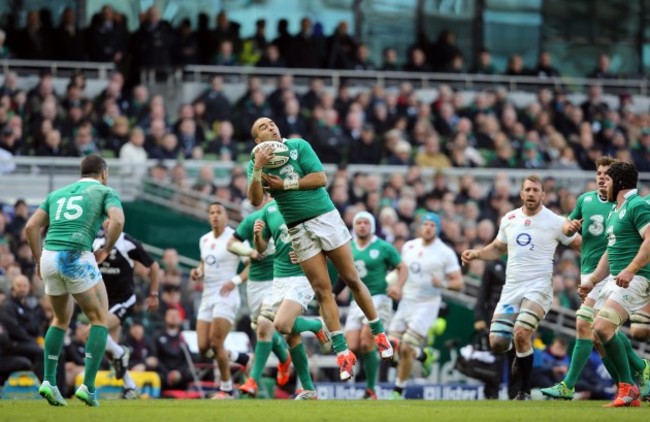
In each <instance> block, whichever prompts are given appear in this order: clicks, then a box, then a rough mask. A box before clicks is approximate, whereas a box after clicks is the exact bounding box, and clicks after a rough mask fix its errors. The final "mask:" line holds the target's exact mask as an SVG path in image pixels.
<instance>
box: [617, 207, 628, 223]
mask: <svg viewBox="0 0 650 422" xmlns="http://www.w3.org/2000/svg"><path fill="white" fill-rule="evenodd" d="M625 211H627V210H626V209H625V208H623V209H622V210H621V212H619V213H618V219H619V220H622V219H623V217H625Z"/></svg>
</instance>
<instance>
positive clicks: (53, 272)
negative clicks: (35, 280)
mask: <svg viewBox="0 0 650 422" xmlns="http://www.w3.org/2000/svg"><path fill="white" fill-rule="evenodd" d="M40 267H41V277H42V278H43V285H44V286H45V293H47V294H48V295H50V296H61V295H65V294H67V293H72V294H77V293H83V292H85V291H88V290H90V289H91V288H92V287H93V286H94V285H95V284H97V283H99V282H100V281H102V273H100V272H99V267H98V266H97V261H95V255H94V254H93V253H92V252H89V251H48V250H43V253H42V254H41V262H40Z"/></svg>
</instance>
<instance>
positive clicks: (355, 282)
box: [339, 269, 362, 290]
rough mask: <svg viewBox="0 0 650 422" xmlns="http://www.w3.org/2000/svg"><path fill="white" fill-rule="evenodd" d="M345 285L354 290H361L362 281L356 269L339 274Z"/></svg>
mask: <svg viewBox="0 0 650 422" xmlns="http://www.w3.org/2000/svg"><path fill="white" fill-rule="evenodd" d="M339 275H340V277H341V278H342V279H343V281H344V282H345V284H346V285H347V286H348V287H349V288H350V289H352V290H359V289H360V288H361V285H362V283H361V279H360V278H359V273H357V271H356V270H355V269H352V270H346V271H344V272H342V273H340V274H339Z"/></svg>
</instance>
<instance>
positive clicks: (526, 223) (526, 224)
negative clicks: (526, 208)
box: [524, 219, 531, 227]
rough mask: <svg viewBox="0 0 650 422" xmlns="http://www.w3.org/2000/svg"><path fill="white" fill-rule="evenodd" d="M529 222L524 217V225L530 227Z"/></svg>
mask: <svg viewBox="0 0 650 422" xmlns="http://www.w3.org/2000/svg"><path fill="white" fill-rule="evenodd" d="M530 223H531V221H530V220H528V219H526V221H524V227H530Z"/></svg>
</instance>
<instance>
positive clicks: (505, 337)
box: [490, 318, 514, 353]
mask: <svg viewBox="0 0 650 422" xmlns="http://www.w3.org/2000/svg"><path fill="white" fill-rule="evenodd" d="M513 329H514V324H513V322H512V321H510V320H509V319H506V318H497V319H494V320H493V321H492V324H490V348H491V349H492V352H494V353H506V352H507V351H508V350H510V349H511V348H512V341H513V335H512V332H513Z"/></svg>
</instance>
